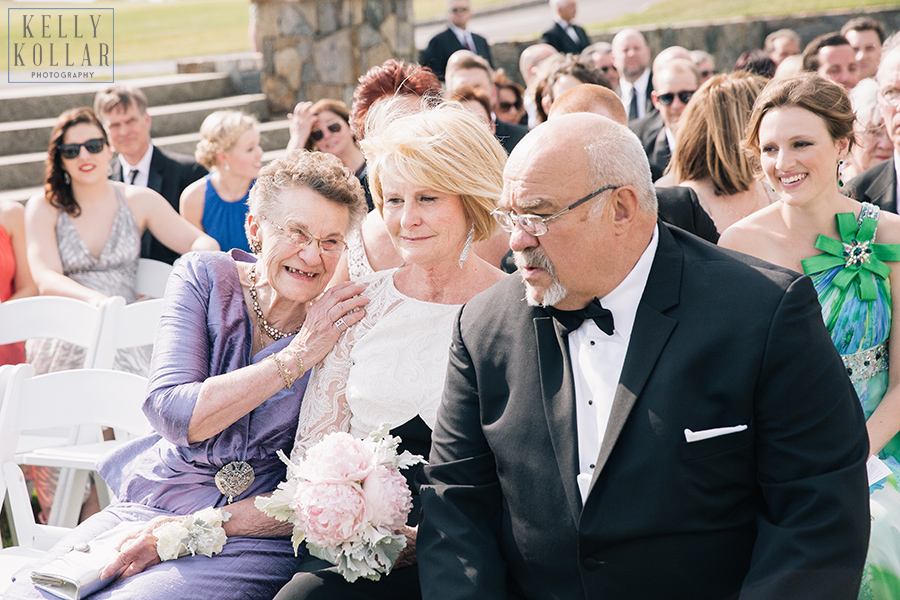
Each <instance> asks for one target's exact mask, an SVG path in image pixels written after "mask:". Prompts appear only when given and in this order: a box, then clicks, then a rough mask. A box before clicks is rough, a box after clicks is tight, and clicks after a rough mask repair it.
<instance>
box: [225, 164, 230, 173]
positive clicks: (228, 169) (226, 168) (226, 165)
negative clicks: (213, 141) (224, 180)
mask: <svg viewBox="0 0 900 600" xmlns="http://www.w3.org/2000/svg"><path fill="white" fill-rule="evenodd" d="M225 170H226V171H230V170H231V167H229V166H228V163H225Z"/></svg>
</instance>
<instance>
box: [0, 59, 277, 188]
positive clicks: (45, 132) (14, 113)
mask: <svg viewBox="0 0 900 600" xmlns="http://www.w3.org/2000/svg"><path fill="white" fill-rule="evenodd" d="M123 81H124V82H125V83H126V84H128V85H134V86H136V87H139V88H141V89H142V90H143V91H144V93H145V94H146V95H147V100H148V102H149V105H150V108H149V109H148V112H149V113H150V116H151V118H152V128H151V134H152V136H153V143H154V144H155V145H157V146H159V147H162V148H166V149H167V150H173V151H175V152H181V153H183V154H189V155H193V153H194V148H195V147H196V145H197V142H198V141H199V139H200V134H199V131H200V124H201V123H202V122H203V119H204V118H206V116H207V115H209V114H210V113H211V112H213V111H216V110H223V109H234V110H241V111H244V112H246V113H249V114H252V115H255V116H256V117H257V118H258V119H259V120H260V122H261V125H260V133H261V134H262V146H263V150H265V151H266V154H265V155H264V157H263V160H264V161H269V160H272V159H273V158H276V157H277V156H279V155H280V154H282V153H283V151H284V148H285V147H286V146H287V143H288V138H289V134H288V122H287V120H285V119H275V120H270V119H269V115H268V109H267V104H266V97H265V96H264V95H263V94H258V93H242V91H243V90H240V89H237V86H236V81H235V78H234V76H233V74H231V75H229V74H228V73H194V74H177V75H164V76H159V77H146V78H139V79H127V80H123ZM105 85H106V84H92V83H84V84H58V85H45V84H36V85H29V86H21V87H9V88H0V198H2V199H10V200H16V201H25V200H27V199H28V198H29V197H30V196H31V195H33V194H35V193H37V192H39V191H40V190H41V187H42V180H43V175H44V159H45V157H46V155H47V144H48V143H49V140H50V131H51V130H52V128H53V125H54V123H55V122H56V117H57V116H58V115H59V114H60V113H62V112H63V111H64V110H67V109H69V108H73V107H76V106H91V105H93V102H94V95H95V94H96V92H97V91H98V90H100V89H103V87H105Z"/></svg>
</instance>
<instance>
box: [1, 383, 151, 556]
mask: <svg viewBox="0 0 900 600" xmlns="http://www.w3.org/2000/svg"><path fill="white" fill-rule="evenodd" d="M146 389H147V378H146V377H141V376H139V375H134V374H132V373H125V372H123V371H112V370H107V369H76V370H72V371H60V372H57V373H49V374H47V375H40V376H38V377H35V376H34V368H33V367H32V366H31V365H19V366H17V367H16V369H15V370H14V371H13V373H12V376H11V377H10V380H9V384H8V386H7V389H6V393H5V399H4V401H3V406H2V407H0V447H2V448H4V453H3V454H2V456H4V457H6V456H11V457H12V458H11V459H10V460H9V462H10V464H16V463H19V464H25V465H35V466H45V467H61V468H69V469H75V471H74V472H73V474H72V477H71V480H70V483H68V484H67V485H66V486H62V485H60V486H58V487H57V491H56V496H57V497H56V498H54V503H53V510H52V511H51V518H53V521H52V524H60V525H65V526H74V525H75V524H76V523H77V522H78V516H79V513H80V511H81V500H82V494H83V490H84V486H85V484H86V482H87V477H88V474H89V472H91V471H94V470H95V465H96V462H97V460H99V459H100V458H101V457H102V456H103V455H104V454H106V453H107V452H109V451H110V450H112V449H113V448H115V447H116V446H117V445H119V444H121V443H122V440H123V439H128V438H129V437H131V436H139V435H145V434H147V433H149V432H150V431H151V430H152V428H151V427H150V424H149V422H148V421H147V419H146V417H145V416H144V413H143V412H142V411H141V405H142V404H143V401H144V395H145V393H146ZM62 426H69V427H73V426H75V427H78V431H79V433H80V438H75V439H74V441H72V443H70V444H69V445H66V446H61V447H59V446H56V447H48V448H39V449H35V450H31V451H29V452H24V453H21V452H18V453H17V452H16V446H17V444H18V439H19V436H20V435H21V433H22V432H25V431H29V430H34V429H42V428H46V427H62ZM104 426H106V427H112V428H113V431H114V434H115V439H114V440H110V441H103V440H102V438H101V437H100V436H99V431H100V428H101V427H104ZM92 431H93V432H97V434H98V435H96V436H94V437H93V438H92V437H91V436H90V435H85V432H92ZM16 468H18V467H16ZM4 469H6V465H4ZM9 476H11V473H9V474H7V477H9ZM99 487H104V486H98V488H99ZM29 510H30V505H29ZM54 513H55V515H54ZM14 520H15V518H14ZM16 529H17V531H16V535H17V536H19V540H20V541H19V543H20V545H22V546H29V545H32V544H29V543H28V542H27V539H28V537H27V536H28V533H27V532H25V534H24V535H26V538H25V539H26V541H25V542H23V541H22V539H23V538H22V535H23V534H22V533H19V531H18V527H17V528H16Z"/></svg>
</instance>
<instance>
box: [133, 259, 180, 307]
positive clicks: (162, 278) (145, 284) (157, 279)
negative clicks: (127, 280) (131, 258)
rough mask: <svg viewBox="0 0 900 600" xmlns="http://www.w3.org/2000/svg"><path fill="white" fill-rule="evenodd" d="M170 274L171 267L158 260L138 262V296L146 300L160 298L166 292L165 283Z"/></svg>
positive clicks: (136, 285) (136, 288)
mask: <svg viewBox="0 0 900 600" xmlns="http://www.w3.org/2000/svg"><path fill="white" fill-rule="evenodd" d="M171 273H172V265H170V264H168V263H164V262H162V261H159V260H153V259H150V258H142V259H140V260H139V261H138V270H137V283H136V284H135V290H136V291H137V293H138V295H140V296H146V297H148V298H162V297H163V295H165V292H166V282H168V281H169V275H170V274H171Z"/></svg>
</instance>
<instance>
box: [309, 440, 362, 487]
mask: <svg viewBox="0 0 900 600" xmlns="http://www.w3.org/2000/svg"><path fill="white" fill-rule="evenodd" d="M370 446H371V445H370V444H369V445H367V444H366V442H365V441H363V440H358V439H356V438H354V437H353V436H352V435H350V434H349V433H344V432H338V433H330V434H328V435H326V436H325V437H324V438H323V439H322V441H321V442H319V443H318V444H316V445H315V446H313V447H312V448H310V449H309V450H308V451H307V453H306V459H305V460H304V461H303V464H302V465H301V468H302V470H303V477H304V478H305V479H307V480H308V481H310V482H312V483H342V482H350V481H356V482H359V481H362V480H363V479H365V478H366V476H367V475H368V474H369V473H370V472H371V471H372V469H373V468H374V466H375V464H374V459H373V452H372V448H371V447H370Z"/></svg>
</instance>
